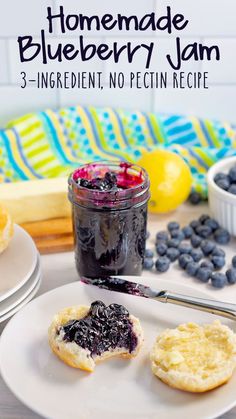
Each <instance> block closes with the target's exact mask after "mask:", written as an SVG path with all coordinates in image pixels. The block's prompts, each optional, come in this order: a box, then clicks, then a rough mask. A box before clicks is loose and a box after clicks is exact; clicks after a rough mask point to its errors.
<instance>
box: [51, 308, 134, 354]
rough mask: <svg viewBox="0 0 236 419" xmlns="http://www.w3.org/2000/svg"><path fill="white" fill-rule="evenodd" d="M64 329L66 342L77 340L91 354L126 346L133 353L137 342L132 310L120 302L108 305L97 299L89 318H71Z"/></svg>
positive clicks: (88, 315)
mask: <svg viewBox="0 0 236 419" xmlns="http://www.w3.org/2000/svg"><path fill="white" fill-rule="evenodd" d="M61 329H62V330H63V331H64V332H65V334H64V337H63V339H64V340H65V341H67V342H76V343H77V344H78V345H80V346H81V347H82V348H84V349H88V350H89V351H90V353H91V355H92V356H93V355H101V354H102V353H103V352H105V351H108V350H111V349H116V348H126V349H127V350H128V351H129V352H130V353H131V352H133V351H134V350H135V348H136V346H137V343H138V341H137V336H136V335H135V333H134V331H133V327H132V323H131V321H130V320H129V312H128V310H126V308H125V307H123V306H122V305H119V304H110V305H109V306H106V305H105V304H104V303H103V302H102V301H95V302H93V303H92V304H91V307H90V310H89V313H88V314H87V316H86V317H84V318H83V319H81V320H71V321H69V322H68V323H66V324H65V325H64V326H63V327H62V328H61ZM61 329H60V330H61ZM60 330H59V332H60Z"/></svg>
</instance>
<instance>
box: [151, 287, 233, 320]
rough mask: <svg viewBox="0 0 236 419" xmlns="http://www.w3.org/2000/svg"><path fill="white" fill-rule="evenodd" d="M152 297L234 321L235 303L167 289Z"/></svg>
mask: <svg viewBox="0 0 236 419" xmlns="http://www.w3.org/2000/svg"><path fill="white" fill-rule="evenodd" d="M154 299H155V300H157V301H161V302H163V303H170V304H176V305H179V306H183V307H189V308H193V309H195V310H200V311H206V312H207V313H211V314H216V315H218V316H222V317H227V318H228V319H231V320H235V321H236V304H230V303H223V302H221V301H216V300H208V299H205V298H198V297H189V296H187V295H182V294H175V293H171V292H169V291H164V292H162V293H160V294H159V295H158V296H157V297H156V298H154Z"/></svg>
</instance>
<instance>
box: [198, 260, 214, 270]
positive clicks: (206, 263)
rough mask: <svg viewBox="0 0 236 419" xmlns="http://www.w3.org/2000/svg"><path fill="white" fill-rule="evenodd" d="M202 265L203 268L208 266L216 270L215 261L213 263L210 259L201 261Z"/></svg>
mask: <svg viewBox="0 0 236 419" xmlns="http://www.w3.org/2000/svg"><path fill="white" fill-rule="evenodd" d="M200 267H201V268H208V269H210V270H211V271H213V270H214V265H213V263H212V262H211V261H210V260H204V261H203V262H202V263H201V265H200Z"/></svg>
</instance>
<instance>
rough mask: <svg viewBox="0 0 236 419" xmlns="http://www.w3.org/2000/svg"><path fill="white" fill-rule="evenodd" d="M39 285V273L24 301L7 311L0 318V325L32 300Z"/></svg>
mask: <svg viewBox="0 0 236 419" xmlns="http://www.w3.org/2000/svg"><path fill="white" fill-rule="evenodd" d="M40 285H41V273H40V272H39V273H38V275H37V281H36V283H35V285H34V288H33V289H32V290H31V291H30V292H29V293H28V294H27V295H26V296H25V298H24V300H22V301H21V302H20V303H18V304H17V305H15V306H14V308H12V309H11V310H9V311H8V312H7V313H6V314H4V315H3V316H1V317H0V323H2V322H4V321H5V320H7V319H9V318H10V317H12V316H13V315H14V314H15V313H17V312H18V311H19V310H20V309H21V308H22V307H24V306H25V305H26V304H27V303H28V302H29V301H31V300H32V298H33V297H34V296H35V295H36V294H37V292H38V290H39V288H40Z"/></svg>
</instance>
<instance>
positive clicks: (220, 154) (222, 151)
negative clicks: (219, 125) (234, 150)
mask: <svg viewBox="0 0 236 419" xmlns="http://www.w3.org/2000/svg"><path fill="white" fill-rule="evenodd" d="M229 151H231V150H230V149H229V148H228V147H224V148H221V149H219V150H217V152H216V157H217V159H222V158H223V157H225V156H227V155H228V152H229Z"/></svg>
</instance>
